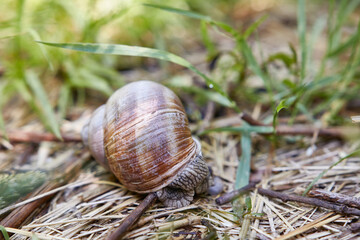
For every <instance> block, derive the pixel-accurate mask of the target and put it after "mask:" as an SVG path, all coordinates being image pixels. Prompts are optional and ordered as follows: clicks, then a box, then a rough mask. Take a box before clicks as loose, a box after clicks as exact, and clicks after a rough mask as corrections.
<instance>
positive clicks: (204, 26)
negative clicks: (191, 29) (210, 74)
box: [201, 21, 217, 60]
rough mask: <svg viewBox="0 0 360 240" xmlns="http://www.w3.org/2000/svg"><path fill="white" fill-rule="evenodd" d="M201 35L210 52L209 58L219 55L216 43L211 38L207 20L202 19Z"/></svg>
mask: <svg viewBox="0 0 360 240" xmlns="http://www.w3.org/2000/svg"><path fill="white" fill-rule="evenodd" d="M201 37H202V42H203V43H204V45H205V48H206V50H207V52H208V54H207V55H208V60H211V59H213V58H214V57H215V56H216V55H217V51H216V47H215V44H214V43H213V42H212V41H211V39H210V36H209V32H208V30H207V23H206V21H201Z"/></svg>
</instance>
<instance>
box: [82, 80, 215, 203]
mask: <svg viewBox="0 0 360 240" xmlns="http://www.w3.org/2000/svg"><path fill="white" fill-rule="evenodd" d="M82 136H83V141H84V142H85V144H87V145H88V146H89V148H90V151H91V153H92V154H93V156H94V157H95V159H96V160H97V161H99V162H100V163H101V164H102V165H104V166H106V167H107V168H109V169H110V170H111V172H113V173H114V175H115V176H116V177H117V178H118V179H119V181H120V182H121V183H122V184H123V185H125V186H126V188H128V189H129V190H131V191H135V192H138V193H149V192H157V195H158V198H159V199H160V200H161V201H162V202H163V203H164V204H165V205H167V206H175V207H181V206H185V205H188V204H189V203H190V202H191V200H192V198H193V195H194V194H195V192H196V193H201V192H206V191H207V189H208V187H209V183H210V182H209V181H210V180H211V178H210V176H209V171H208V167H207V166H206V164H205V162H204V161H203V159H202V157H201V146H200V143H199V141H197V140H195V139H194V138H193V137H192V136H191V131H190V129H189V127H188V120H187V117H186V114H185V111H184V108H183V106H182V104H181V101H180V99H179V98H178V97H177V96H176V95H175V94H174V93H173V92H172V91H171V90H170V89H168V88H166V87H164V86H162V85H160V84H157V83H155V82H151V81H138V82H134V83H131V84H128V85H125V86H124V87H122V88H121V89H119V90H117V91H116V92H115V93H114V94H113V95H112V96H111V97H110V98H109V100H108V101H107V103H106V105H103V106H101V107H100V108H98V109H97V110H96V111H95V112H94V114H93V116H92V118H91V120H90V121H89V123H88V124H87V125H86V126H85V127H84V128H83V132H82Z"/></svg>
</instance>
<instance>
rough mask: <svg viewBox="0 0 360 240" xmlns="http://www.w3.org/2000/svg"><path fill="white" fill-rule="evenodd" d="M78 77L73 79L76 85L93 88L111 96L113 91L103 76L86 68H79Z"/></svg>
mask: <svg viewBox="0 0 360 240" xmlns="http://www.w3.org/2000/svg"><path fill="white" fill-rule="evenodd" d="M78 77H79V78H76V79H73V84H74V85H75V86H76V87H87V88H92V89H95V90H98V91H100V92H102V93H103V94H105V95H107V96H110V95H111V94H112V93H113V91H112V89H111V87H110V86H109V84H108V83H107V82H106V81H105V80H104V79H103V78H101V77H98V76H96V75H95V74H93V73H92V72H90V71H89V70H87V69H86V68H81V69H79V70H78Z"/></svg>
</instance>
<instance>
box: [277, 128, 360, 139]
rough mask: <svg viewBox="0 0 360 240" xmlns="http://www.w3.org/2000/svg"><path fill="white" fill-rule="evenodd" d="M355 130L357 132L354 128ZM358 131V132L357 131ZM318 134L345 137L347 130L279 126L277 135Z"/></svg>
mask: <svg viewBox="0 0 360 240" xmlns="http://www.w3.org/2000/svg"><path fill="white" fill-rule="evenodd" d="M354 130H356V129H355V128H354ZM356 131H357V130H356ZM316 132H318V134H319V136H327V137H344V136H345V135H346V129H345V128H344V129H342V128H314V127H310V126H303V125H301V126H299V125H294V126H283V125H280V126H277V127H276V135H310V136H311V135H314V133H316Z"/></svg>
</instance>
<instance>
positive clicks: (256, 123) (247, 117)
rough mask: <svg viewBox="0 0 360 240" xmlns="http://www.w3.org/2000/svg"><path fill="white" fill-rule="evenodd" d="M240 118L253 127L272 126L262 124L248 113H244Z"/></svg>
mask: <svg viewBox="0 0 360 240" xmlns="http://www.w3.org/2000/svg"><path fill="white" fill-rule="evenodd" d="M240 118H241V119H242V120H244V121H245V122H247V123H249V124H250V125H253V126H270V125H266V124H264V123H262V122H260V121H259V120H256V119H254V118H253V117H252V116H250V115H249V114H248V113H246V112H242V113H241V115H240Z"/></svg>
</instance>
